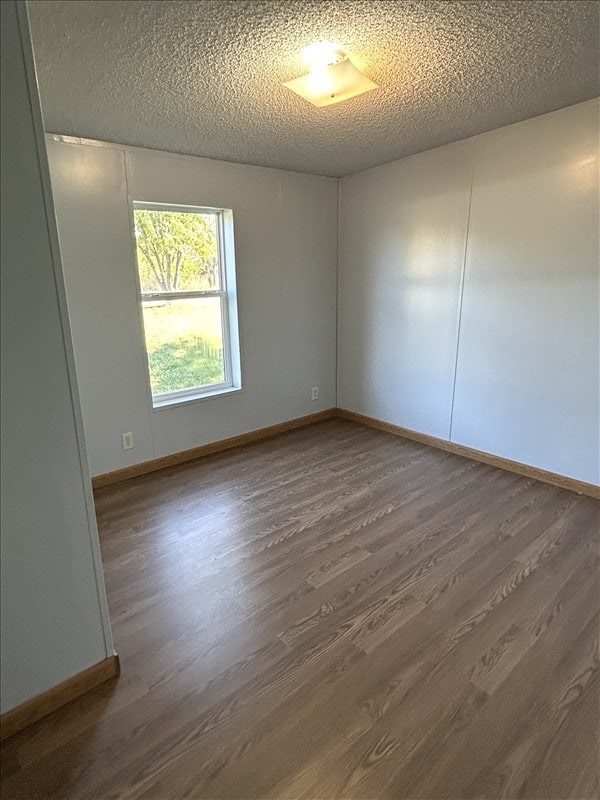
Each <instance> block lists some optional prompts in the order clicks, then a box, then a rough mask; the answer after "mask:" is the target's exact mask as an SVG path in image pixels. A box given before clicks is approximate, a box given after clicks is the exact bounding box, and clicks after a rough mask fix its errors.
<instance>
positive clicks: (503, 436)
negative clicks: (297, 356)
mask: <svg viewBox="0 0 600 800" xmlns="http://www.w3.org/2000/svg"><path fill="white" fill-rule="evenodd" d="M597 129H598V101H597V100H592V101H588V102H586V103H581V104H578V105H576V106H572V107H570V108H566V109H563V110H561V111H556V112H553V113H551V114H546V115H544V116H541V117H536V118H534V119H531V120H527V121H526V122H521V123H518V124H516V125H512V126H509V127H506V128H501V129H498V130H496V131H492V132H490V133H486V134H482V135H481V136H478V137H475V138H473V139H471V140H465V141H463V142H458V143H456V144H453V145H449V146H447V147H443V148H439V149H436V150H432V151H429V152H427V153H422V154H420V155H418V156H414V157H411V158H408V159H404V160H401V161H399V162H395V163H394V164H391V165H388V166H386V167H379V168H376V169H373V170H369V171H366V172H363V173H359V174H357V175H354V176H352V177H349V178H345V179H343V180H342V181H341V206H340V240H341V247H340V263H339V283H340V293H339V329H338V333H339V338H338V351H339V352H338V405H339V406H341V407H344V408H348V409H350V410H353V411H357V412H360V413H363V414H367V415H369V416H373V417H377V418H378V419H382V420H385V421H387V422H390V423H392V424H395V425H399V426H403V427H406V428H411V429H413V430H417V431H420V432H423V433H427V434H431V435H433V436H438V437H440V438H445V439H450V440H451V441H454V442H457V443H460V444H465V445H468V446H471V447H475V448H477V449H479V450H484V451H486V452H490V453H494V454H496V455H500V456H503V457H505V458H510V459H514V460H516V461H520V462H522V463H525V464H530V465H532V466H535V467H540V468H542V469H547V470H551V471H553V472H557V473H560V474H564V475H568V476H570V477H573V478H576V479H579V480H583V481H588V482H591V483H599V482H600V481H599V474H598V471H599V452H598V419H599V408H600V403H599V396H598V364H599V355H600V354H599V338H598V290H599V263H598V143H597ZM436 175H437V180H436ZM469 194H471V199H470V203H469V202H468V196H469ZM461 262H462V263H461ZM438 286H440V287H441V291H440V293H439V295H438V292H437V289H438Z"/></svg>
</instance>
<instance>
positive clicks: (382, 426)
mask: <svg viewBox="0 0 600 800" xmlns="http://www.w3.org/2000/svg"><path fill="white" fill-rule="evenodd" d="M336 416H338V417H341V419H349V420H352V421H353V422H359V423H360V424H361V425H368V426H369V427H370V428H376V429H377V430H380V431H386V432H387V433H393V434H394V435H395V436H403V437H404V438H405V439H411V440H412V441H414V442H422V443H423V444H429V445H431V446H432V447H437V448H439V449H440V450H445V451H446V452H447V453H455V454H456V455H458V456H465V457H466V458H472V459H474V460H475V461H481V463H482V464H491V466H493V467H498V468H499V469H506V470H508V471H509V472H516V473H517V475H524V476H525V477H526V478H535V480H537V481H544V483H549V484H550V485H551V486H559V487H560V488H561V489H569V490H570V491H572V492H578V493H579V494H586V495H588V496H589V497H595V498H596V499H600V486H596V485H595V484H593V483H587V482H586V481H579V480H577V479H576V478H569V477H568V476H567V475H559V474H558V473H556V472H549V471H548V470H546V469H540V468H539V467H532V466H530V465H529V464H522V463H521V462H520V461H511V459H509V458H503V457H502V456H496V455H494V454H493V453H486V452H484V451H483V450H475V449H474V448H472V447H466V446H465V445H463V444H456V443H455V442H449V441H448V440H447V439H439V438H438V437H437V436H429V435H428V434H426V433H419V432H418V431H411V430H410V429H409V428H401V427H400V426H399V425H392V423H391V422H383V421H382V420H379V419H375V418H374V417H367V416H365V415H364V414H358V413H356V412H355V411H347V410H346V409H343V408H338V409H336Z"/></svg>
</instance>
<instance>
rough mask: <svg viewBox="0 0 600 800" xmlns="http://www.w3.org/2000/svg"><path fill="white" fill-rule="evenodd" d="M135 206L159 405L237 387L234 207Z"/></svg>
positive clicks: (144, 306) (146, 322) (153, 381)
mask: <svg viewBox="0 0 600 800" xmlns="http://www.w3.org/2000/svg"><path fill="white" fill-rule="evenodd" d="M133 208H134V211H133V214H134V226H135V239H136V251H137V264H138V273H139V284H140V299H141V305H142V316H143V323H144V337H145V343H146V353H147V358H148V370H149V378H150V387H151V390H152V398H153V401H154V405H155V406H160V405H164V404H166V403H168V402H170V401H176V400H186V399H193V398H195V397H199V396H204V395H207V394H212V393H218V392H221V391H223V390H226V389H227V388H230V387H233V386H234V385H235V383H236V381H234V377H235V376H234V372H235V371H237V372H238V373H239V366H238V369H237V370H235V369H234V368H235V366H236V363H237V364H239V348H238V345H237V337H236V335H235V333H236V331H235V329H234V330H233V331H232V326H231V319H232V313H231V311H232V305H233V301H232V296H233V295H234V291H233V290H234V289H235V285H234V283H235V271H234V269H232V268H231V266H232V265H231V263H228V262H231V261H232V260H233V252H232V246H231V244H232V231H227V232H226V231H225V224H226V223H225V216H226V215H227V221H228V224H229V225H232V219H231V212H228V211H224V210H222V209H208V208H196V207H189V206H165V205H159V204H155V203H138V202H135V203H134V204H133ZM226 233H227V235H226ZM228 245H229V246H228ZM233 316H235V315H233ZM232 332H233V334H234V335H233V336H232ZM232 339H233V340H235V342H234V344H235V353H234V356H235V358H233V359H232ZM234 362H236V363H234Z"/></svg>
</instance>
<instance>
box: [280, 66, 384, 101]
mask: <svg viewBox="0 0 600 800" xmlns="http://www.w3.org/2000/svg"><path fill="white" fill-rule="evenodd" d="M283 85H284V86H287V88H288V89H291V90H292V92H295V93H296V94H299V95H300V97H303V98H304V99H305V100H308V102H309V103H312V104H313V105H314V106H318V107H322V106H330V105H333V103H341V102H342V100H348V98H350V97H356V96H357V95H359V94H364V93H365V92H370V91H371V89H376V88H377V84H376V83H373V81H371V80H369V78H367V77H366V75H363V74H362V72H361V71H360V70H358V69H357V68H356V67H355V66H354V64H353V63H352V62H351V61H350V59H349V58H345V59H344V60H343V61H340V62H338V63H337V64H331V65H329V66H328V67H325V68H324V69H318V70H315V71H313V72H309V73H308V75H303V76H302V77H301V78H295V79H294V80H293V81H288V82H287V83H284V84H283Z"/></svg>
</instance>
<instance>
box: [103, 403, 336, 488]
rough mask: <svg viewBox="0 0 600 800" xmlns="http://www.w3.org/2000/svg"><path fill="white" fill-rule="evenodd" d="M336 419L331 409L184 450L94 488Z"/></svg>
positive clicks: (129, 469)
mask: <svg viewBox="0 0 600 800" xmlns="http://www.w3.org/2000/svg"><path fill="white" fill-rule="evenodd" d="M335 416H337V409H335V408H328V409H326V410H325V411H318V412H317V413H316V414H308V415H307V416H305V417H296V419H290V420H287V421H286V422H280V423H278V424H277V425H269V427H268V428H258V429H257V430H255V431H249V432H248V433H242V434H240V435H239V436H232V437H231V438H229V439H221V440H219V441H218V442H211V443H210V444H203V445H201V446H200V447H194V448H192V449H191V450H183V451H182V452H180V453H173V455H170V456H163V457H162V458H155V459H153V460H152V461H143V462H142V463H141V464H134V465H133V466H131V467H125V468H124V469H118V470H115V471H114V472H106V473H104V474H103V475H96V477H94V478H92V488H93V489H100V488H102V487H103V486H110V485H111V484H113V483H120V482H121V481H126V480H129V478H137V477H139V476H140V475H147V474H148V473H150V472H157V471H158V470H160V469H165V468H166V467H174V466H177V465H178V464H184V463H186V462H187V461H196V460H197V459H199V458H204V457H205V456H211V455H214V454H215V453H221V452H223V451H225V450H231V449H233V448H234V447H244V446H245V445H248V444H252V443H253V442H259V441H261V440H262V439H270V438H271V437H272V436H277V435H278V434H280V433H285V432H286V431H291V430H294V429H295V428H304V427H305V426H306V425H314V424H315V423H316V422H323V420H326V419H332V418H333V417H335Z"/></svg>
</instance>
